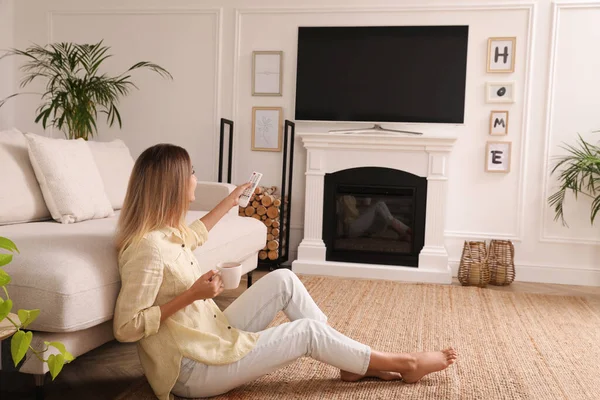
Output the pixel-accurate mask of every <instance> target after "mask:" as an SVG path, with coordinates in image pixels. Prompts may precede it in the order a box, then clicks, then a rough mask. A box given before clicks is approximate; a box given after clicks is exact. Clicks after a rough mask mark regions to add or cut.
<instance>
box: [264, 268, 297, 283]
mask: <svg viewBox="0 0 600 400" xmlns="http://www.w3.org/2000/svg"><path fill="white" fill-rule="evenodd" d="M269 275H271V276H272V278H274V279H275V280H277V281H281V282H293V281H295V280H296V279H298V277H297V276H296V274H295V273H293V272H292V271H291V270H289V269H287V268H280V269H277V270H275V271H273V272H271V273H269Z"/></svg>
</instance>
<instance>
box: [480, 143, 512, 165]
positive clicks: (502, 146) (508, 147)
mask: <svg viewBox="0 0 600 400" xmlns="http://www.w3.org/2000/svg"><path fill="white" fill-rule="evenodd" d="M511 152H512V143H511V142H496V141H488V142H487V143H486V146H485V171H486V172H501V173H509V172H510V163H511V158H512V157H511Z"/></svg>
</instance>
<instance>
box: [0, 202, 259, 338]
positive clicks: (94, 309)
mask: <svg viewBox="0 0 600 400" xmlns="http://www.w3.org/2000/svg"><path fill="white" fill-rule="evenodd" d="M204 214H206V213H205V212H202V211H190V212H189V213H188V216H187V220H188V221H190V222H191V221H193V220H194V219H197V218H200V217H202V216H203V215H204ZM117 218H118V213H117V215H115V216H113V217H109V218H104V219H92V220H87V221H82V222H80V223H77V224H60V223H57V222H54V221H46V222H32V223H27V224H16V225H5V226H0V236H4V237H7V238H9V239H11V240H13V241H14V242H15V244H16V245H17V247H18V248H19V250H20V254H16V255H15V257H14V259H13V262H12V263H10V264H8V265H7V266H5V267H4V269H5V270H6V272H8V273H9V274H10V275H11V277H12V282H11V283H10V284H9V285H8V289H9V293H10V296H11V299H12V300H13V302H14V309H15V310H16V309H19V308H22V309H34V308H39V309H40V310H41V314H40V316H39V317H38V319H37V320H36V321H35V322H34V323H33V324H31V325H30V326H29V328H30V329H32V330H39V331H46V332H71V331H78V330H81V329H86V328H89V327H92V326H95V325H98V324H100V323H102V322H105V321H108V320H110V319H112V317H113V312H114V307H115V302H116V299H117V295H118V294H119V289H120V278H119V271H118V266H117V254H116V249H115V247H114V241H113V240H114V231H115V228H116V224H117ZM265 238H266V227H265V226H264V224H262V223H261V222H259V221H257V220H255V219H254V218H242V217H235V216H230V215H228V216H226V217H224V218H223V219H222V220H221V221H220V222H219V223H218V224H217V225H216V226H215V227H214V228H213V229H212V230H211V232H210V234H209V239H208V241H206V243H205V244H204V246H201V247H199V248H198V249H196V251H195V254H196V257H197V258H198V262H199V263H200V264H201V265H202V266H203V269H205V270H208V269H210V268H213V267H214V265H215V264H216V263H217V262H218V261H238V260H239V261H241V260H244V259H245V258H247V257H248V256H255V255H256V252H258V251H259V250H260V249H262V248H263V247H264V244H265ZM245 272H247V271H245Z"/></svg>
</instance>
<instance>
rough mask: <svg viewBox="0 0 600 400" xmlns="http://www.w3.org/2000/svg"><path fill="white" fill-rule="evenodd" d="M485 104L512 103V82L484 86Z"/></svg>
mask: <svg viewBox="0 0 600 400" xmlns="http://www.w3.org/2000/svg"><path fill="white" fill-rule="evenodd" d="M485 101H486V103H514V102H515V83H514V82H487V83H486V84H485Z"/></svg>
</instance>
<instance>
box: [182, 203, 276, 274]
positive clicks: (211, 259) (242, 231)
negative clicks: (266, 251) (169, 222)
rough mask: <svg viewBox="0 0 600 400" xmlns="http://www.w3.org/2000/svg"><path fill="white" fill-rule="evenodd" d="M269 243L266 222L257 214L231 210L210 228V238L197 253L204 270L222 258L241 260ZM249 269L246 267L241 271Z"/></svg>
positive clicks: (214, 265)
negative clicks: (240, 215)
mask: <svg viewBox="0 0 600 400" xmlns="http://www.w3.org/2000/svg"><path fill="white" fill-rule="evenodd" d="M188 222H190V221H188ZM266 243H267V227H266V226H265V224H263V223H262V222H261V221H258V220H256V219H254V218H248V217H239V216H237V215H231V214H228V215H226V216H224V217H223V219H221V221H219V222H218V223H217V224H216V225H215V226H214V227H213V228H212V229H211V230H210V233H209V234H208V240H207V241H206V242H205V243H204V245H202V246H200V247H198V248H197V249H196V250H195V251H194V254H195V256H196V258H197V259H198V262H199V263H200V267H201V268H202V271H203V272H207V271H208V270H210V269H212V268H215V267H216V265H217V264H218V263H219V262H221V261H224V262H227V261H232V262H242V261H243V260H245V259H246V258H248V257H250V256H253V255H255V254H256V253H257V252H258V251H259V250H262V249H263V247H265V245H266ZM242 267H245V266H242ZM254 268H256V265H253V268H252V269H254ZM248 271H249V269H247V268H245V269H243V270H242V273H244V274H245V273H246V272H248Z"/></svg>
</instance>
